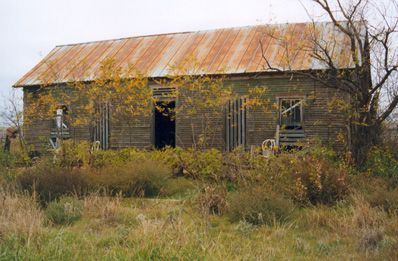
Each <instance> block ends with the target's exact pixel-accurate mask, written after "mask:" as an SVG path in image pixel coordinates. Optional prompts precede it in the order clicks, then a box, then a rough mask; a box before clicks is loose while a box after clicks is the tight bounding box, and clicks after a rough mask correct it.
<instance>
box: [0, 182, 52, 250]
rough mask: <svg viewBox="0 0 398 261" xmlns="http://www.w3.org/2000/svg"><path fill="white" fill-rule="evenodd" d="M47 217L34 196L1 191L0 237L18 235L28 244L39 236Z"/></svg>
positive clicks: (7, 190)
mask: <svg viewBox="0 0 398 261" xmlns="http://www.w3.org/2000/svg"><path fill="white" fill-rule="evenodd" d="M44 222H45V216H44V213H43V211H42V210H41V209H40V207H39V205H38V204H37V202H36V200H35V198H34V196H33V197H32V196H26V195H21V194H18V193H16V192H13V191H12V190H10V189H0V237H2V236H7V235H17V236H19V237H21V238H22V239H24V240H26V242H27V244H28V245H29V243H30V242H31V241H32V240H34V239H35V238H36V237H37V236H39V235H40V234H41V233H42V231H43V227H44Z"/></svg>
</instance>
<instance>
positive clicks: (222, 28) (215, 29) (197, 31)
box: [55, 21, 343, 47]
mask: <svg viewBox="0 0 398 261" xmlns="http://www.w3.org/2000/svg"><path fill="white" fill-rule="evenodd" d="M339 22H343V21H339ZM310 23H312V22H294V23H289V22H285V23H274V24H272V23H270V24H257V25H245V26H231V27H218V28H213V29H205V30H195V31H183V32H170V33H158V34H144V35H135V36H127V37H120V38H111V39H104V40H94V41H86V42H78V43H70V44H59V45H56V46H55V47H64V46H75V45H83V44H91V43H99V42H109V41H122V40H126V39H133V38H142V37H154V36H161V35H175V34H192V33H200V32H209V31H217V30H225V29H240V28H248V27H259V26H281V25H287V24H289V25H293V24H310ZM315 23H316V24H321V23H332V22H327V21H325V22H315Z"/></svg>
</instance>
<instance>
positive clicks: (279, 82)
mask: <svg viewBox="0 0 398 261" xmlns="http://www.w3.org/2000/svg"><path fill="white" fill-rule="evenodd" d="M225 86H230V87H231V88H232V89H233V90H234V91H235V92H237V93H240V94H241V95H247V94H248V91H249V89H250V88H253V87H256V86H264V87H267V89H268V92H267V99H269V100H270V101H271V103H273V104H277V99H278V98H281V97H301V98H303V99H304V101H305V104H304V112H303V121H304V122H303V124H304V125H303V129H304V133H305V135H306V138H308V139H312V140H314V139H318V140H320V141H322V142H324V143H326V144H329V145H332V146H334V147H335V148H336V149H339V150H340V149H343V144H342V143H340V142H339V141H338V138H337V137H338V136H340V137H344V138H345V139H347V134H348V128H347V120H346V118H345V117H344V115H343V114H342V113H341V112H339V111H330V110H329V108H328V107H329V106H328V103H329V101H330V100H331V98H332V97H334V96H337V97H339V98H343V99H345V100H346V101H347V102H349V100H348V99H349V97H348V96H347V95H346V94H344V93H339V92H338V91H337V90H336V89H330V88H326V87H325V86H322V85H320V84H319V83H317V82H315V81H313V80H310V79H305V78H301V77H288V76H282V75H269V76H261V77H257V78H248V77H241V78H233V79H228V80H226V82H225ZM31 91H32V89H30V88H24V106H25V107H27V106H29V104H30V102H31V101H30V99H31V96H28V95H27V93H30V92H31ZM36 95H40V93H37V94H36ZM71 95H74V94H73V93H71ZM183 102H184V97H178V98H177V99H176V106H177V107H178V106H179V104H181V103H183ZM83 104H84V101H81V102H80V103H77V104H72V105H70V110H71V115H70V117H74V113H77V112H78V111H79V108H80V106H82V105H83ZM277 108H278V107H277V106H275V105H274V106H271V107H270V108H269V111H267V112H264V111H261V110H249V111H248V112H247V132H246V134H247V148H250V146H251V145H254V146H259V145H261V143H262V141H263V140H265V139H269V138H274V137H275V131H276V125H277V123H278V109H277ZM38 113H40V112H38ZM202 114H203V112H201V111H198V112H197V115H196V116H195V115H186V114H184V112H180V113H177V114H176V145H177V146H180V147H191V146H193V145H194V144H195V143H197V142H198V138H199V134H200V130H201V128H202V127H203V122H202V120H201V117H198V115H202ZM224 117H225V116H224V115H223V114H219V113H216V114H214V115H211V116H210V119H211V121H212V128H213V129H216V130H217V131H216V132H215V133H214V134H211V139H210V145H211V146H213V147H216V148H219V149H224V148H225V142H224V140H225V130H224V120H225V118H224ZM52 126H53V119H46V120H38V119H37V120H35V119H32V122H31V123H30V124H29V125H26V126H25V128H24V134H25V138H26V141H27V143H28V144H29V145H31V146H32V148H33V149H35V150H42V149H43V148H44V147H46V146H48V139H49V136H50V132H51V128H52ZM69 127H70V133H71V138H72V139H75V140H89V141H91V139H92V137H91V136H92V135H91V132H90V128H89V127H88V126H69ZM152 133H153V114H152V113H151V112H148V114H147V115H143V116H140V117H139V119H138V118H136V119H124V120H123V121H121V120H116V119H115V118H113V117H112V118H111V122H110V148H111V149H120V148H127V147H137V148H151V147H152V143H153V134H152Z"/></svg>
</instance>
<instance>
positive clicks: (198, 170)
mask: <svg viewBox="0 0 398 261" xmlns="http://www.w3.org/2000/svg"><path fill="white" fill-rule="evenodd" d="M322 151H323V150H322ZM101 153H102V152H101ZM166 153H169V154H166ZM181 153H186V154H179V157H178V159H181V160H183V162H182V163H183V164H184V167H185V168H186V169H188V170H189V171H188V172H184V173H182V174H183V176H179V177H177V176H178V175H177V176H176V175H175V174H173V173H172V171H171V166H172V164H175V161H172V160H175V159H176V157H175V154H174V152H172V153H170V152H140V151H124V152H112V151H110V152H104V153H102V154H101V155H100V157H98V158H99V159H100V160H101V162H100V164H97V163H96V161H93V160H92V159H91V163H90V164H91V165H88V164H86V165H85V164H81V163H79V164H78V167H75V166H73V167H71V165H67V166H65V162H68V164H71V163H70V162H72V164H76V162H78V161H77V160H74V159H73V160H70V159H68V160H67V161H65V160H64V161H63V162H54V161H53V160H50V161H48V160H46V159H43V160H42V161H41V162H36V163H34V164H30V165H28V166H24V167H20V166H18V165H16V164H14V163H13V164H14V165H10V164H9V163H7V164H8V165H4V166H3V168H2V169H0V260H398V254H397V253H398V186H397V184H398V182H397V179H396V176H394V175H396V174H395V171H394V168H397V166H398V164H396V163H397V161H395V158H394V157H395V156H394V157H393V156H391V157H389V158H387V159H385V158H384V156H385V155H386V153H379V154H377V155H376V156H377V157H374V159H373V161H374V163H372V164H373V165H369V166H370V167H369V169H370V170H371V171H372V172H373V173H372V172H370V171H369V170H367V171H366V172H358V171H355V170H353V169H352V168H350V167H349V166H348V165H346V164H345V163H344V162H341V161H340V160H338V159H333V157H330V155H329V154H328V152H327V151H323V152H322V153H321V155H319V153H318V152H314V151H312V152H311V153H307V152H300V153H297V154H286V155H279V156H278V157H276V158H275V159H273V161H272V163H271V162H266V161H264V160H263V159H262V158H260V159H251V158H250V157H247V158H246V159H245V157H246V156H245V154H236V155H221V154H220V153H218V152H215V151H210V152H200V153H199V152H192V153H191V152H181ZM75 154H77V153H72V155H75ZM184 157H185V158H184ZM328 158H329V159H328ZM121 159H122V160H121ZM6 160H7V162H10V161H9V159H6ZM4 162H6V161H4ZM170 162H171V163H170ZM168 164H169V165H168ZM393 164H395V165H393ZM383 173H387V174H383ZM383 175H384V176H383Z"/></svg>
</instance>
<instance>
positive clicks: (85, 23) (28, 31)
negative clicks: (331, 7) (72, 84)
mask: <svg viewBox="0 0 398 261" xmlns="http://www.w3.org/2000/svg"><path fill="white" fill-rule="evenodd" d="M306 20H308V16H307V14H306V12H305V11H304V9H303V8H302V7H301V5H300V2H299V1H298V0H191V1H187V0H0V37H1V38H0V107H1V105H2V104H3V103H4V101H3V100H4V97H5V96H7V95H8V94H9V92H10V90H11V86H12V85H13V84H14V83H15V82H16V81H17V80H18V79H19V78H20V77H22V76H23V75H24V74H25V73H26V72H28V70H30V69H31V68H32V67H33V66H34V65H36V63H38V62H39V61H40V60H41V59H42V58H43V57H44V56H45V55H46V54H47V53H48V52H49V51H51V49H52V48H54V47H55V46H56V45H58V44H68V43H76V42H84V41H93V40H104V39H112V38H120V37H128V36H135V35H146V34H156V33H167V32H180V31H195V30H205V29H213V28H220V27H234V26H246V25H257V24H260V23H270V22H271V23H274V22H278V23H281V22H282V23H284V22H299V21H306Z"/></svg>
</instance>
